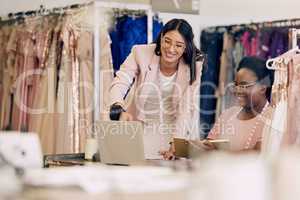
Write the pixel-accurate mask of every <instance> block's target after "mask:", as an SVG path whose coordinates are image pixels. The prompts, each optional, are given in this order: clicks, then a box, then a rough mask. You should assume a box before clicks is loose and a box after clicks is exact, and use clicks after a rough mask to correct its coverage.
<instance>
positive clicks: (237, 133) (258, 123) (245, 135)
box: [208, 106, 269, 151]
mask: <svg viewBox="0 0 300 200" xmlns="http://www.w3.org/2000/svg"><path fill="white" fill-rule="evenodd" d="M240 110H241V108H240V107H237V106H234V107H231V108H229V109H227V110H225V111H224V112H223V113H222V114H221V116H220V117H219V119H218V120H217V122H216V123H215V125H214V127H213V128H212V130H211V131H210V133H209V135H208V139H228V140H229V141H230V149H229V150H231V151H241V150H247V149H254V148H255V145H256V144H257V143H258V142H261V140H262V134H263V129H264V126H265V124H266V123H265V122H266V120H267V118H266V116H267V115H265V113H266V112H268V110H269V107H267V108H266V109H265V110H264V111H263V112H262V113H261V114H259V115H257V116H256V117H254V118H252V119H249V120H240V119H238V118H237V115H238V113H239V112H240Z"/></svg>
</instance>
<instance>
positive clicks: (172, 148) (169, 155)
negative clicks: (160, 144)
mask: <svg viewBox="0 0 300 200" xmlns="http://www.w3.org/2000/svg"><path fill="white" fill-rule="evenodd" d="M174 153H175V146H174V143H173V142H172V143H171V144H170V148H169V150H167V151H164V150H161V151H159V154H160V155H162V156H163V158H164V160H175V155H174Z"/></svg>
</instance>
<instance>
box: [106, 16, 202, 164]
mask: <svg viewBox="0 0 300 200" xmlns="http://www.w3.org/2000/svg"><path fill="white" fill-rule="evenodd" d="M193 39H194V34H193V30H192V27H191V26H190V25H189V24H188V22H187V21H185V20H183V19H172V20H170V21H169V22H168V23H167V24H166V25H165V26H164V27H163V29H162V31H161V33H160V36H159V38H158V39H157V41H156V43H154V44H149V45H135V46H134V47H133V48H132V50H131V53H130V55H129V56H128V57H127V59H126V60H125V61H124V63H123V64H122V65H121V68H120V70H119V71H118V72H117V73H116V77H115V78H114V80H113V83H112V85H111V88H110V102H111V107H110V118H111V120H125V121H130V120H139V121H142V122H143V123H144V126H145V137H144V147H145V155H146V158H156V156H155V154H156V155H157V154H158V152H159V151H160V150H162V152H163V153H162V154H163V155H164V157H165V158H166V157H168V155H167V154H166V152H167V151H163V150H167V149H168V147H169V143H170V142H171V141H172V138H173V137H183V138H188V139H196V138H199V135H200V130H199V112H200V111H199V100H200V96H199V91H200V80H201V71H202V63H203V56H202V55H201V53H200V51H199V50H198V49H197V48H196V46H195V44H194V42H193ZM131 88H135V91H134V98H133V101H132V102H131V104H130V105H129V106H126V105H125V99H126V96H127V93H128V91H129V90H130V89H131Z"/></svg>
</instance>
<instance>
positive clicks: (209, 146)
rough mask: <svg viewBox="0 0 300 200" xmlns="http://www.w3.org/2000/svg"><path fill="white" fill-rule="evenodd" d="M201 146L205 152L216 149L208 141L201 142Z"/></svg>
mask: <svg viewBox="0 0 300 200" xmlns="http://www.w3.org/2000/svg"><path fill="white" fill-rule="evenodd" d="M202 144H203V146H204V148H205V149H207V150H213V149H216V147H215V145H214V144H213V143H211V142H210V141H209V140H203V142H202Z"/></svg>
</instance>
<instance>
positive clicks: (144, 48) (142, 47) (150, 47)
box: [132, 44, 156, 54]
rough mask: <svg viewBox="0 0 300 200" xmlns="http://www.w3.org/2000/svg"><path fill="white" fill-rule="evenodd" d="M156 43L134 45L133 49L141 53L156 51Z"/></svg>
mask: <svg viewBox="0 0 300 200" xmlns="http://www.w3.org/2000/svg"><path fill="white" fill-rule="evenodd" d="M155 47H156V44H137V45H134V46H133V47H132V49H133V51H135V52H136V53H139V54H147V53H154V50H155Z"/></svg>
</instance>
